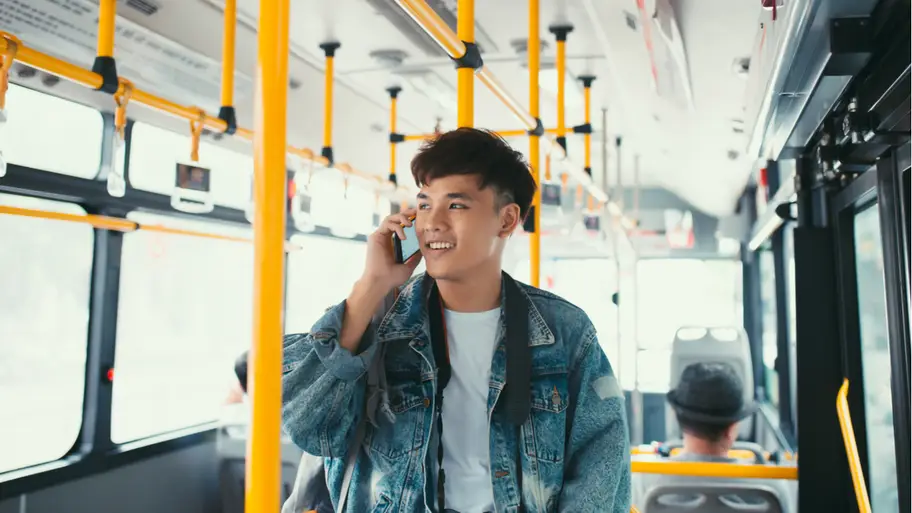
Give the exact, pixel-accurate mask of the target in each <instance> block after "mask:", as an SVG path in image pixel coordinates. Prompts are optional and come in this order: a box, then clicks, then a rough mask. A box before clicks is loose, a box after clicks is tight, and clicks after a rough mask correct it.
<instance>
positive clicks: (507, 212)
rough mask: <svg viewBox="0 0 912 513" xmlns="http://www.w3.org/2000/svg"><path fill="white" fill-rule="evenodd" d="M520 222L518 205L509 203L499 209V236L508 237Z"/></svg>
mask: <svg viewBox="0 0 912 513" xmlns="http://www.w3.org/2000/svg"><path fill="white" fill-rule="evenodd" d="M521 222H522V218H521V217H520V215H519V205H517V204H516V203H510V204H509V205H505V206H504V207H503V208H501V209H500V236H501V237H504V238H506V237H509V236H510V235H512V234H513V232H514V231H515V230H516V227H517V226H519V224H520V223H521Z"/></svg>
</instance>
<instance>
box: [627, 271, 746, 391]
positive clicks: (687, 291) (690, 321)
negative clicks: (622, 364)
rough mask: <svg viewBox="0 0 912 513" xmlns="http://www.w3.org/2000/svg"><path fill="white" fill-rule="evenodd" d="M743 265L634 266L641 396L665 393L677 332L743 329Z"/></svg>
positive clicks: (669, 377)
mask: <svg viewBox="0 0 912 513" xmlns="http://www.w3.org/2000/svg"><path fill="white" fill-rule="evenodd" d="M741 281H742V276H741V262H737V261H732V260H692V259H650V260H641V261H640V262H638V263H637V287H638V288H637V298H636V301H637V312H636V315H637V339H638V343H639V347H640V353H639V355H638V358H637V373H638V376H637V377H638V381H639V385H640V390H642V391H644V392H665V391H667V390H668V386H669V385H670V380H671V344H672V341H673V340H674V335H675V332H676V331H677V329H678V328H680V327H681V326H686V325H690V326H693V325H696V326H742V325H743V323H744V319H743V317H742V299H741Z"/></svg>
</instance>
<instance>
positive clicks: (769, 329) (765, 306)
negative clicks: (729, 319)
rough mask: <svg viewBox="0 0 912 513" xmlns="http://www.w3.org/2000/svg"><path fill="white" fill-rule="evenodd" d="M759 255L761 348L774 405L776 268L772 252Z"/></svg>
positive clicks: (768, 393)
mask: <svg viewBox="0 0 912 513" xmlns="http://www.w3.org/2000/svg"><path fill="white" fill-rule="evenodd" d="M758 254H759V256H760V301H761V306H762V308H761V311H762V319H761V322H762V326H763V339H762V341H761V345H760V347H761V350H762V358H763V370H764V374H765V380H766V398H767V399H768V400H769V401H770V402H771V403H772V404H774V405H778V404H779V373H778V372H777V371H776V356H777V355H778V354H779V346H778V344H777V342H778V335H777V325H776V322H777V317H776V269H775V266H774V264H773V252H772V251H769V250H762V251H760V252H759V253H758Z"/></svg>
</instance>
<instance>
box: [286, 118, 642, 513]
mask: <svg viewBox="0 0 912 513" xmlns="http://www.w3.org/2000/svg"><path fill="white" fill-rule="evenodd" d="M411 167H412V174H413V175H414V178H415V181H416V183H417V185H418V186H419V187H420V188H421V190H420V193H419V194H418V206H417V209H416V210H410V211H406V212H402V213H399V214H394V215H391V216H389V217H388V218H386V219H385V220H384V222H383V224H382V226H381V227H380V228H379V229H378V230H377V231H376V232H375V233H374V234H373V235H371V236H370V238H369V240H368V249H367V261H366V263H365V269H364V274H363V275H362V277H361V278H360V279H359V280H358V282H357V283H356V284H355V285H354V287H353V288H352V291H351V293H350V294H349V296H348V298H347V299H346V300H345V301H344V302H342V303H341V304H339V305H337V306H335V307H333V308H331V309H329V310H328V311H327V312H326V314H325V315H324V316H323V318H322V319H320V320H319V321H317V323H316V324H315V325H314V327H313V329H312V331H311V333H309V334H304V335H288V336H287V337H286V340H285V361H284V377H283V390H284V407H283V422H284V426H285V429H286V431H287V432H288V433H289V435H290V436H291V438H292V440H294V441H295V443H296V444H298V445H299V446H300V447H301V448H302V449H304V450H305V451H307V452H309V453H311V454H314V455H322V456H325V457H326V458H327V460H326V469H327V481H328V484H329V489H330V493H331V495H332V496H333V501H334V502H336V503H338V502H337V501H338V498H339V496H340V494H341V493H342V490H341V489H340V488H342V482H343V475H344V471H345V467H346V451H347V450H348V446H349V442H350V440H352V437H353V436H354V433H355V431H356V429H357V426H358V422H359V421H360V420H361V418H362V417H363V416H364V410H365V406H364V405H365V401H370V400H372V399H371V397H375V395H379V396H380V397H382V399H383V400H382V401H381V403H382V404H381V405H380V407H379V410H380V413H377V414H376V415H372V413H371V411H370V408H368V412H367V417H368V420H369V421H368V422H367V424H366V427H365V429H366V433H365V437H364V441H363V443H362V446H361V447H360V448H359V449H358V451H359V452H358V453H357V460H356V465H355V467H354V472H353V475H352V477H351V486H350V487H349V488H348V489H347V493H348V497H347V501H346V505H345V509H344V511H345V512H350V513H355V512H358V513H363V512H366V511H395V512H425V511H436V512H438V513H440V512H441V511H442V510H444V511H455V512H459V513H481V512H495V511H496V512H517V511H524V512H526V513H539V512H541V513H545V512H553V511H562V512H563V511H567V512H571V511H572V512H578V513H583V512H590V511H591V512H595V511H598V512H609V513H627V511H628V510H629V508H630V458H629V441H628V433H627V421H626V418H625V409H624V400H623V394H622V391H621V389H620V387H619V386H618V383H617V381H616V379H615V378H614V375H613V372H612V369H611V366H610V364H609V363H608V359H607V358H606V357H605V354H604V353H603V352H602V349H601V347H600V346H599V343H598V340H597V339H596V333H595V329H594V328H593V326H592V323H591V322H590V321H589V319H588V317H587V316H586V314H585V313H583V311H582V310H580V309H579V308H577V307H575V306H573V305H572V304H570V303H568V302H567V301H565V300H563V299H561V298H559V297H557V296H555V295H553V294H550V293H547V292H544V291H541V290H538V289H536V288H533V287H529V286H526V285H520V284H517V283H516V282H514V281H513V280H512V279H511V278H510V277H509V276H507V275H506V274H504V273H503V272H502V270H501V255H502V254H503V251H504V246H505V245H506V243H507V240H508V239H509V237H510V235H511V234H512V233H513V231H514V230H515V229H516V228H517V227H518V226H519V225H520V223H521V222H522V220H523V218H524V217H525V215H526V214H527V213H528V211H529V208H530V205H531V203H532V199H533V195H534V194H535V182H534V181H533V179H532V176H531V174H530V172H529V167H528V165H527V164H526V163H525V161H524V159H523V157H522V155H521V154H520V153H518V152H516V151H514V150H513V149H512V148H510V146H509V145H508V144H507V143H506V142H505V141H504V140H502V139H501V138H499V137H497V136H496V135H494V134H492V133H490V132H486V131H481V130H476V129H468V128H463V129H459V130H455V131H452V132H448V133H444V134H442V135H440V136H439V137H437V138H436V139H434V140H431V141H430V142H428V143H427V144H425V146H424V147H422V149H421V150H420V151H419V153H418V155H417V156H416V157H415V158H414V159H413V161H412V166H411ZM413 214H414V215H415V216H416V218H415V220H414V223H415V226H416V231H417V234H418V241H419V243H420V247H421V255H420V256H417V257H416V258H414V259H413V260H411V261H410V262H407V263H405V264H396V263H395V260H394V257H393V252H392V244H391V238H392V235H393V233H396V234H398V236H399V237H400V238H402V237H405V233H404V231H403V229H402V226H403V225H406V226H410V225H411V224H412V221H410V217H411V215H413ZM422 257H423V258H424V260H425V262H426V266H427V273H426V276H418V277H416V278H414V279H411V280H409V278H410V277H411V275H412V272H413V271H414V269H415V268H416V266H417V265H418V261H419V260H420V259H421V258H422ZM406 282H407V283H406ZM403 284H404V286H403ZM400 287H401V288H400ZM394 289H396V290H398V296H397V299H396V301H395V303H394V304H393V306H392V308H390V309H389V311H388V313H386V314H385V316H384V317H383V318H382V322H371V320H372V316H373V315H374V313H375V311H376V310H377V309H378V307H379V306H380V305H381V302H382V301H383V299H384V297H385V296H387V294H389V293H390V292H391V291H393V290H394ZM516 312H521V316H520V317H519V318H518V319H519V320H518V321H517V320H516V319H517V317H516V315H517V314H516ZM508 319H512V321H510V322H507V320H508ZM517 338H520V339H521V340H520V342H518V343H517V342H515V340H516V339H517ZM378 355H379V356H378ZM374 358H381V359H382V365H383V369H384V370H385V375H386V384H385V386H380V387H379V390H376V392H377V394H374V393H372V392H365V390H366V383H365V379H366V377H365V373H366V369H367V368H368V367H369V366H370V365H371V363H373V361H374V360H373V359H374ZM441 391H442V392H441ZM519 469H521V471H520V470H519ZM441 504H442V507H441ZM337 507H338V506H337Z"/></svg>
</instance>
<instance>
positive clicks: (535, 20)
mask: <svg viewBox="0 0 912 513" xmlns="http://www.w3.org/2000/svg"><path fill="white" fill-rule="evenodd" d="M540 27H541V25H540V21H539V0H529V39H528V42H527V43H526V48H527V49H526V54H527V55H528V58H529V113H530V114H532V117H534V118H535V119H536V120H539V119H540V105H539V85H538V72H539V68H540V66H541V33H540V30H541V29H540ZM540 160H541V145H540V142H539V136H538V135H534V134H530V135H529V167H530V168H531V171H532V176H533V177H534V178H535V185H536V186H537V187H536V190H535V197H534V198H533V200H532V215H533V216H534V218H533V221H534V225H535V230H533V232H532V234H531V235H530V237H529V266H530V267H529V284H530V285H532V286H533V287H538V286H539V284H540V283H541V222H540V221H541V180H540V179H539V176H538V172H539V169H540V164H541V162H540Z"/></svg>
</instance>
